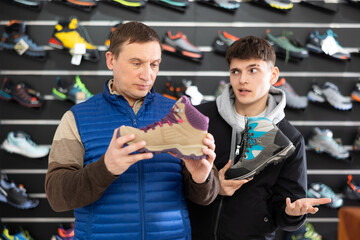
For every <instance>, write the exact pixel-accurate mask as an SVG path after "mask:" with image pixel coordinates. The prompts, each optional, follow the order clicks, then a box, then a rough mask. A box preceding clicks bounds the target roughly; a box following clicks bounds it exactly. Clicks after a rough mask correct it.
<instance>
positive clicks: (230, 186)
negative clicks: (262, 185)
mask: <svg viewBox="0 0 360 240" xmlns="http://www.w3.org/2000/svg"><path fill="white" fill-rule="evenodd" d="M230 167H231V160H229V162H228V163H227V164H226V165H225V166H224V167H223V168H222V169H220V171H219V180H220V192H219V194H220V195H223V196H232V195H233V194H234V192H235V191H236V190H238V189H239V188H241V186H242V185H243V184H245V183H247V182H249V181H250V180H252V179H253V178H248V179H241V180H232V179H230V180H226V179H225V172H226V171H227V170H228V169H229V168H230Z"/></svg>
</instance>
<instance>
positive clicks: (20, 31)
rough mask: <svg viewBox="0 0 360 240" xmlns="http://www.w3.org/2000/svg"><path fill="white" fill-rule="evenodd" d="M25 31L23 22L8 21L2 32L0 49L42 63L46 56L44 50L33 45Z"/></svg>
mask: <svg viewBox="0 0 360 240" xmlns="http://www.w3.org/2000/svg"><path fill="white" fill-rule="evenodd" d="M25 30H26V25H25V22H23V21H19V20H12V21H10V22H9V24H8V25H7V26H6V27H5V31H4V32H3V35H2V38H1V42H0V47H2V48H4V49H6V50H11V51H16V52H18V54H19V55H25V56H29V57H31V58H34V59H37V60H41V61H44V60H45V59H46V55H47V54H46V50H45V49H44V48H43V47H40V46H38V45H37V44H36V43H34V42H33V41H32V40H31V39H30V37H29V35H27V34H26V31H25Z"/></svg>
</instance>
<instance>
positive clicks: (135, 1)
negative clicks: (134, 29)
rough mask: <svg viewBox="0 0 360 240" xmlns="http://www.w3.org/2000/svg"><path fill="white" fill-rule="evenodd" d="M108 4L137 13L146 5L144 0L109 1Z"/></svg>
mask: <svg viewBox="0 0 360 240" xmlns="http://www.w3.org/2000/svg"><path fill="white" fill-rule="evenodd" d="M110 2H111V3H112V4H115V5H116V6H119V7H124V8H127V9H131V10H135V11H139V10H140V9H141V8H143V7H145V5H146V2H145V1H144V0H110Z"/></svg>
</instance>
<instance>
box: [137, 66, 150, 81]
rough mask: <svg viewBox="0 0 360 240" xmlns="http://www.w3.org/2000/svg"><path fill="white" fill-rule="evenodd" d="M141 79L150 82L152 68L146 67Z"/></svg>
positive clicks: (142, 71)
mask: <svg viewBox="0 0 360 240" xmlns="http://www.w3.org/2000/svg"><path fill="white" fill-rule="evenodd" d="M140 78H141V79H142V80H144V81H149V80H150V79H151V67H150V66H144V67H143V68H142V69H141V73H140Z"/></svg>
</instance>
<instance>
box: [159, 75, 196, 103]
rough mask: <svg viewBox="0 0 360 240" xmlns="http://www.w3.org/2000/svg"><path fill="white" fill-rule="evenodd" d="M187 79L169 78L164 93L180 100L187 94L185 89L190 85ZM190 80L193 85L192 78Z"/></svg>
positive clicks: (168, 96)
mask: <svg viewBox="0 0 360 240" xmlns="http://www.w3.org/2000/svg"><path fill="white" fill-rule="evenodd" d="M187 81H188V80H178V79H175V80H172V79H170V78H168V80H167V82H166V84H165V85H166V88H165V91H164V93H163V94H162V95H163V96H165V97H167V98H170V99H174V100H178V99H179V98H181V97H182V96H184V95H185V91H186V89H187V87H188V85H189V84H188V83H187ZM189 81H190V85H191V80H189Z"/></svg>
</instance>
